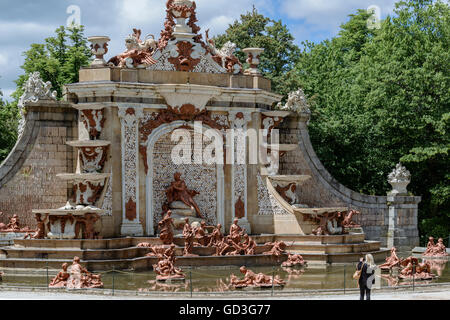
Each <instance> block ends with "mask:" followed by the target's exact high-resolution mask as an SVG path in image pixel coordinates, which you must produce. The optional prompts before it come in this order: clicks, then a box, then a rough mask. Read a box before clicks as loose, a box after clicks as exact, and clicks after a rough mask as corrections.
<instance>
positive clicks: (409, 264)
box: [399, 257, 436, 280]
mask: <svg viewBox="0 0 450 320" xmlns="http://www.w3.org/2000/svg"><path fill="white" fill-rule="evenodd" d="M401 265H402V266H403V267H404V269H402V271H401V272H400V274H399V278H400V279H403V280H412V279H415V280H431V279H433V278H435V277H436V276H435V275H434V274H432V273H431V265H430V263H429V262H423V263H419V259H417V258H416V257H409V258H407V259H405V260H403V261H402V262H401ZM414 269H415V270H414ZM414 271H415V272H414Z"/></svg>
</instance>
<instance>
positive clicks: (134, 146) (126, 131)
mask: <svg viewBox="0 0 450 320" xmlns="http://www.w3.org/2000/svg"><path fill="white" fill-rule="evenodd" d="M143 116H144V114H143V111H142V110H137V109H134V108H119V118H120V122H121V125H122V127H121V132H122V212H123V213H122V226H121V234H122V235H123V236H143V235H144V229H143V227H142V224H141V222H140V220H139V131H138V130H139V119H140V118H142V117H143Z"/></svg>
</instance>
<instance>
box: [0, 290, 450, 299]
mask: <svg viewBox="0 0 450 320" xmlns="http://www.w3.org/2000/svg"><path fill="white" fill-rule="evenodd" d="M0 290H1V289H0ZM118 294H119V295H120V293H117V294H116V295H115V296H111V295H101V294H99V295H96V294H94V292H93V293H91V294H84V293H70V292H47V291H34V292H32V291H26V290H23V289H22V290H20V291H13V290H11V289H7V290H2V291H0V300H146V299H147V300H173V299H179V300H189V298H187V297H186V296H184V295H180V296H178V297H174V296H172V297H170V296H156V295H153V296H139V297H136V296H129V295H123V296H118ZM194 299H195V300H238V301H242V300H253V299H256V300H264V299H267V300H277V299H280V300H342V301H344V300H358V299H359V294H358V293H357V292H352V293H351V294H346V295H343V294H320V295H306V294H301V295H289V296H278V297H277V296H275V297H270V296H264V295H262V296H255V297H248V296H247V297H244V296H242V297H238V298H237V297H232V296H220V297H216V296H206V295H205V296H204V297H200V296H194ZM372 300H450V288H449V287H448V286H445V287H440V288H430V289H423V290H421V291H420V292H417V291H416V292H412V291H393V292H377V291H375V292H373V293H372Z"/></svg>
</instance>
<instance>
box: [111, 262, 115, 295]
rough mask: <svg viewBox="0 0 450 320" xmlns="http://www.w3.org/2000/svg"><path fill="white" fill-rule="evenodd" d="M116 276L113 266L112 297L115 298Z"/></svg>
mask: <svg viewBox="0 0 450 320" xmlns="http://www.w3.org/2000/svg"><path fill="white" fill-rule="evenodd" d="M114 274H115V271H114V266H113V268H112V295H113V296H114V287H115V283H114V282H115V281H114V280H115V279H114Z"/></svg>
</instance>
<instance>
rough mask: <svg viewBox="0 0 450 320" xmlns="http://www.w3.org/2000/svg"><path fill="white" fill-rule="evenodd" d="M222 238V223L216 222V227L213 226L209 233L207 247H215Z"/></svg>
mask: <svg viewBox="0 0 450 320" xmlns="http://www.w3.org/2000/svg"><path fill="white" fill-rule="evenodd" d="M222 240H223V234H222V225H221V224H218V225H217V227H215V228H214V230H213V232H212V233H211V236H210V239H209V243H208V247H216V246H218V245H219V244H220V243H221V242H222Z"/></svg>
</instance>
